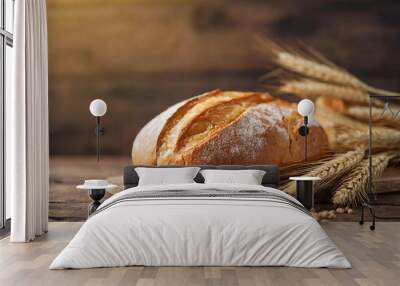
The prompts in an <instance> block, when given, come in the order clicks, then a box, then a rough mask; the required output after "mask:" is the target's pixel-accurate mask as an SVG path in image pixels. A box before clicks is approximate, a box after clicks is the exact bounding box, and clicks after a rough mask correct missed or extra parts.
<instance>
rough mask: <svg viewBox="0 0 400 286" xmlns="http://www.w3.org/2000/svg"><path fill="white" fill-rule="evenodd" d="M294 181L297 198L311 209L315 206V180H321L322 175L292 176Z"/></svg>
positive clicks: (291, 178)
mask: <svg viewBox="0 0 400 286" xmlns="http://www.w3.org/2000/svg"><path fill="white" fill-rule="evenodd" d="M289 179H290V180H292V181H296V196H297V200H298V201H299V202H300V203H302V204H303V206H304V207H305V208H306V209H308V210H311V209H312V208H313V207H314V191H313V183H314V181H319V180H321V178H320V177H305V176H304V177H290V178H289Z"/></svg>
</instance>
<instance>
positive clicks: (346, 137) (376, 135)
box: [332, 127, 400, 149]
mask: <svg viewBox="0 0 400 286" xmlns="http://www.w3.org/2000/svg"><path fill="white" fill-rule="evenodd" d="M371 133H372V147H373V148H374V149H382V148H384V149H395V148H397V147H398V145H399V144H400V131H399V130H395V129H391V128H388V127H376V128H374V129H372V132H371ZM368 142H369V132H368V131H367V130H350V131H346V130H340V128H338V130H337V132H336V134H335V140H334V142H332V143H333V144H334V145H335V146H336V147H341V148H350V149H353V148H354V147H355V146H367V145H368Z"/></svg>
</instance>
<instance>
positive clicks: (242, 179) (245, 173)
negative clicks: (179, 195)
mask: <svg viewBox="0 0 400 286" xmlns="http://www.w3.org/2000/svg"><path fill="white" fill-rule="evenodd" d="M200 174H201V175H202V176H203V177H204V183H205V184H213V183H219V184H221V183H222V184H246V185H261V183H262V179H263V177H264V175H265V171H262V170H213V169H207V170H201V171H200Z"/></svg>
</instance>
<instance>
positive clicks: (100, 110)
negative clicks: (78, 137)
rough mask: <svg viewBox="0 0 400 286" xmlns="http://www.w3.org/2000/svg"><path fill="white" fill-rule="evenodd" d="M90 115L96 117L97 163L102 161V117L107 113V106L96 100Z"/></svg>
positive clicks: (92, 103)
mask: <svg viewBox="0 0 400 286" xmlns="http://www.w3.org/2000/svg"><path fill="white" fill-rule="evenodd" d="M89 110H90V113H91V114H92V115H93V116H95V117H96V129H95V133H96V139H97V162H99V161H100V136H101V135H104V127H102V126H101V117H102V116H104V114H106V112H107V104H106V103H105V102H104V101H103V100H101V99H95V100H93V101H92V102H91V103H90V106H89Z"/></svg>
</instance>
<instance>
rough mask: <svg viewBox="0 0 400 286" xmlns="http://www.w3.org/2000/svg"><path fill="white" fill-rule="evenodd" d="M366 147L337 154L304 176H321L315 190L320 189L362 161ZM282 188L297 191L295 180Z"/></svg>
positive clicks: (291, 191)
mask: <svg viewBox="0 0 400 286" xmlns="http://www.w3.org/2000/svg"><path fill="white" fill-rule="evenodd" d="M364 153H365V149H364V148H359V149H356V150H355V151H349V152H347V153H344V154H340V155H337V156H336V157H335V158H334V159H332V160H329V161H327V162H325V163H323V164H321V165H319V166H317V167H316V168H314V169H313V170H311V171H310V172H308V173H306V174H305V175H304V176H311V177H320V178H321V179H322V180H321V181H317V182H316V183H315V185H314V187H315V190H316V191H318V190H320V189H322V188H323V187H325V186H326V185H329V184H330V183H331V182H332V181H333V180H334V179H335V178H337V177H340V176H341V175H343V174H344V173H345V172H347V171H349V170H350V169H351V168H352V167H353V166H355V165H356V164H358V163H359V162H361V160H362V159H363V157H364ZM282 190H283V191H284V192H286V193H289V194H294V193H295V192H296V185H295V182H293V181H291V182H289V183H288V184H286V185H285V186H283V188H282Z"/></svg>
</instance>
